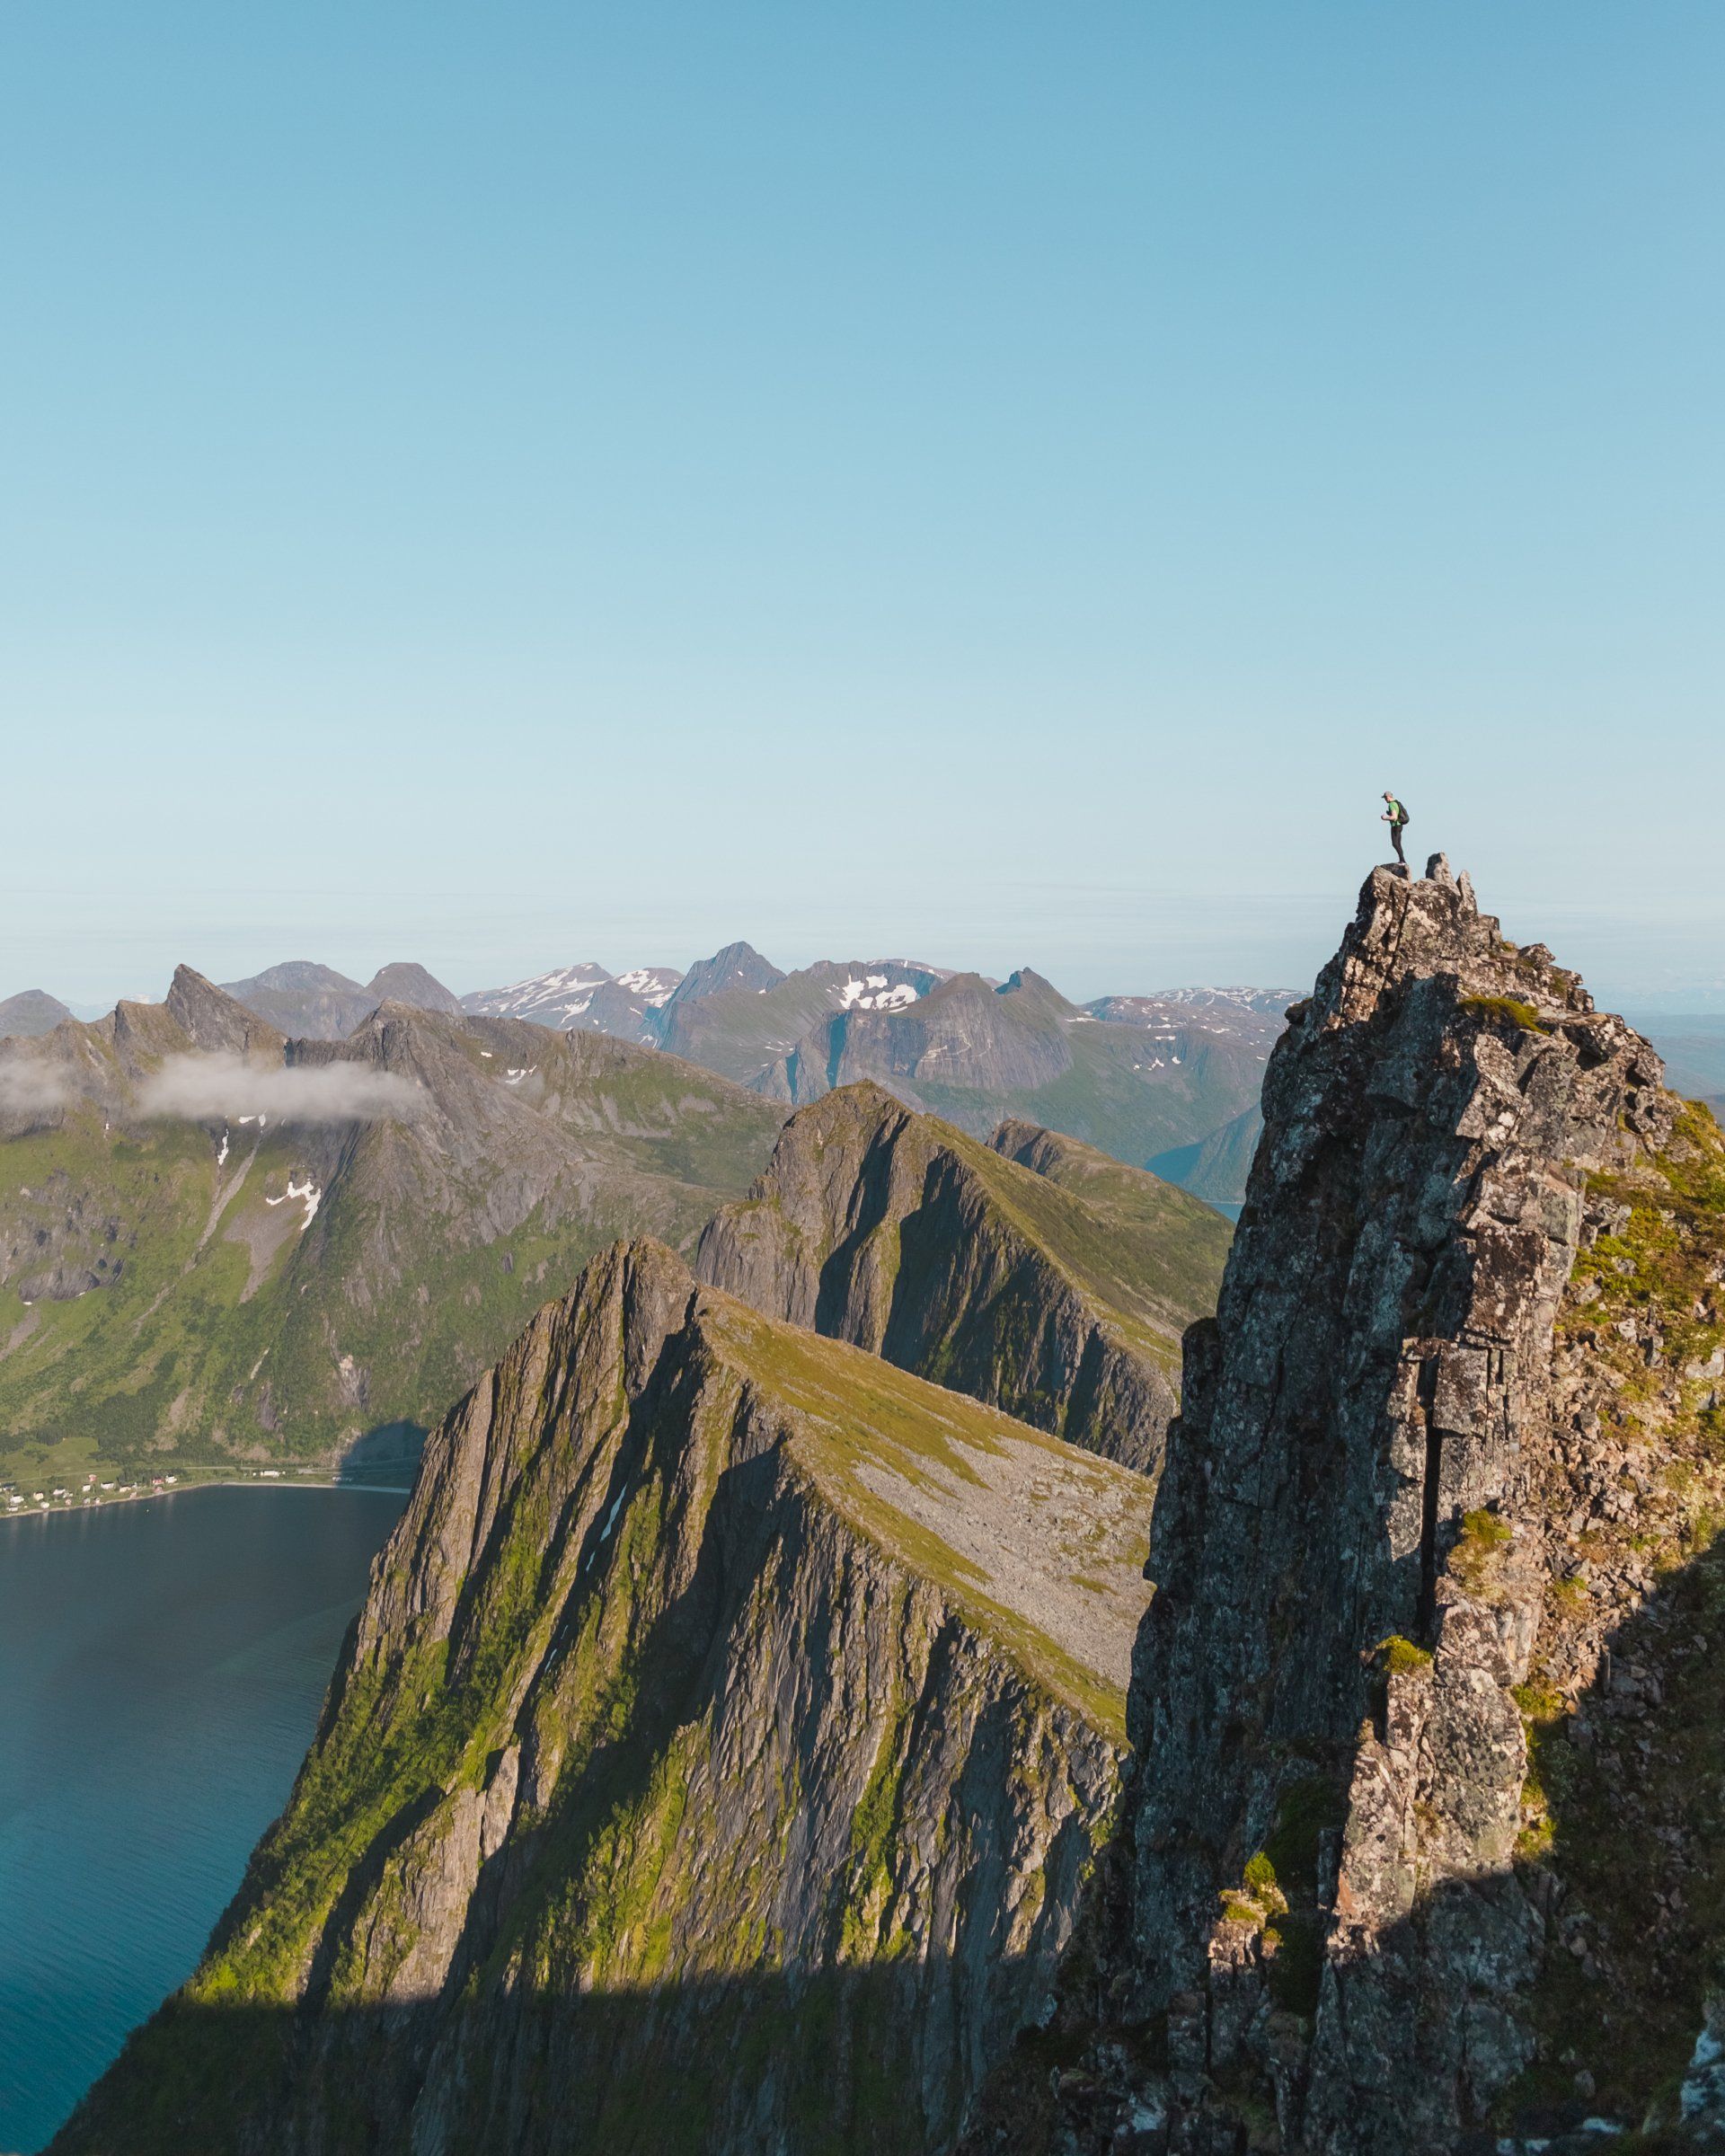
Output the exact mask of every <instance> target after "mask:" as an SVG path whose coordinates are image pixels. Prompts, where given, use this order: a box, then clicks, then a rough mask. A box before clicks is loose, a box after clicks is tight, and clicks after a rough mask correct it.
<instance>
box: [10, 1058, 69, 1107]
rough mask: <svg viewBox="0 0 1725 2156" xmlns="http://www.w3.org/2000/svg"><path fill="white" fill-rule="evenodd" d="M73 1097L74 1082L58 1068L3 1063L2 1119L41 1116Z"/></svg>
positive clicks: (34, 1064)
mask: <svg viewBox="0 0 1725 2156" xmlns="http://www.w3.org/2000/svg"><path fill="white" fill-rule="evenodd" d="M71 1094H72V1082H71V1080H70V1078H69V1077H68V1076H67V1075H66V1072H65V1071H64V1070H62V1069H61V1068H60V1067H59V1065H57V1064H51V1063H0V1115H8V1116H40V1115H42V1114H44V1113H45V1112H46V1111H47V1110H48V1109H55V1108H59V1107H61V1106H62V1105H63V1104H64V1103H65V1102H66V1100H69V1099H70V1098H71Z"/></svg>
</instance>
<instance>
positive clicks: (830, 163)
mask: <svg viewBox="0 0 1725 2156" xmlns="http://www.w3.org/2000/svg"><path fill="white" fill-rule="evenodd" d="M1721 84H1725V12H1721V10H1720V9H1719V8H1718V6H1717V5H1716V4H1713V0H1707V4H1696V5H1693V6H1685V5H1666V4H1660V0H1643V4H1636V5H1633V6H1632V5H1630V4H1627V0H1613V4H1602V0H1521V4H1517V5H1516V6H1514V7H1508V8H1506V7H1504V6H1502V5H1501V4H1500V0H1499V4H1492V5H1484V4H1471V0H1455V4H1446V5H1444V6H1442V7H1438V6H1426V7H1408V6H1398V7H1386V6H1384V5H1383V4H1381V0H1359V4H1349V5H1340V4H1323V0H1304V4H1301V5H1299V6H1297V7H1290V6H1288V5H1287V4H1286V0H1273V4H1271V0H1264V4H1234V0H1221V4H1212V0H1203V4H1200V0H1184V4H1155V0H1134V4H1113V0H1086V4H1081V5H1078V6H1073V5H1070V4H1068V5H1060V6H1057V5H1054V4H1043V5H1028V4H1017V0H994V4H989V5H986V6H985V5H982V4H979V0H977V4H956V0H932V4H931V0H917V4H915V5H911V4H898V0H870V4H868V5H867V6H866V7H864V6H861V5H852V6H848V7H838V6H834V5H824V4H810V0H796V4H790V0H784V4H764V0H731V4H729V5H727V6H724V7H713V6H712V5H703V6H699V7H696V6H692V5H685V4H659V5H654V4H635V5H631V6H628V7H624V6H619V5H607V6H604V7H593V6H587V5H580V4H560V5H556V6H552V5H537V4H533V5H527V4H518V0H500V4H493V5H491V6H489V7H487V8H485V9H478V8H473V7H469V6H462V7H456V6H452V5H449V4H445V0H416V4H414V5H412V6H408V5H404V4H382V0H342V4H341V5H339V6H338V5H334V4H318V0H296V4H295V5H294V6H293V7H291V8H289V7H287V6H284V5H279V4H262V0H261V4H257V5H251V6H247V7H244V8H235V7H234V6H232V5H221V6H217V5H216V4H213V0H200V4H184V0H155V4H153V5H152V6H150V7H149V8H139V7H137V6H136V5H135V4H125V5H121V4H117V0H19V4H16V5H13V7H10V8H8V9H7V10H6V11H5V12H4V16H3V17H0V278H4V290H5V292H6V295H7V301H6V310H5V331H4V337H0V475H3V478H4V484H0V719H3V720H4V731H5V739H6V747H7V769H8V772H9V773H10V776H11V779H12V792H11V800H10V815H9V817H8V819H7V830H8V835H9V837H10V841H11V844H10V845H9V847H8V849H7V858H6V862H5V866H4V870H3V871H0V889H4V894H5V901H6V903H5V906H4V928H3V929H0V993H5V992H7V991H10V990H12V989H14V988H20V987H24V986H28V985H41V986H44V987H48V988H49V989H52V990H55V991H57V993H59V994H63V995H65V996H67V997H68V998H71V999H73V1000H77V1001H99V1000H103V999H106V998H108V997H110V996H111V995H112V994H115V993H117V992H118V993H128V994H137V993H159V992H160V990H161V988H162V986H163V985H164V982H165V979H166V976H167V972H168V970H169V968H171V966H172V964H173V961H174V960H175V959H179V958H181V957H183V958H188V959H191V960H192V961H193V962H194V963H196V964H198V965H199V966H201V967H202V968H204V969H205V970H207V971H208V972H210V973H212V974H214V975H217V976H218V977H230V976H233V975H235V974H238V973H242V972H249V971H252V970H253V969H255V968H257V967H259V966H261V965H265V964H268V963H270V961H271V960H274V959H279V958H284V957H289V956H307V957H319V958H323V959H326V960H327V961H329V962H331V963H333V964H335V965H338V966H341V967H342V968H345V969H346V970H349V971H350V972H354V973H357V974H359V975H361V976H363V975H364V974H366V973H368V972H369V971H370V970H371V968H373V967H375V966H376V964H378V963H379V962H381V961H382V960H385V959H391V958H398V957H417V958H420V959H423V960H424V961H425V962H426V963H428V964H429V965H430V966H431V967H432V968H434V970H436V971H438V973H439V974H441V975H442V976H444V977H445V978H446V979H447V980H448V981H449V982H450V983H451V984H452V985H455V986H456V987H457V988H465V987H469V986H474V985H481V984H483V983H487V982H490V981H493V980H496V979H500V978H509V977H514V976H518V975H522V974H525V973H527V972H530V971H535V970H537V969H539V968H544V967H545V966H549V965H551V964H553V963H558V962H563V961H567V960H571V959H576V958H587V957H595V958H597V959H600V960H602V961H603V962H606V963H607V964H610V965H612V966H614V967H621V966H624V965H626V964H630V963H636V962H642V961H647V960H663V961H668V962H677V963H682V962H686V961H687V960H688V959H691V958H693V957H694V956H696V955H698V954H700V953H701V952H702V951H703V950H710V949H711V948H712V947H713V946H714V945H715V944H717V943H718V942H720V941H725V940H728V939H729V938H730V937H731V936H734V935H746V936H747V937H749V938H750V939H751V940H753V941H756V943H758V944H760V945H761V946H762V947H763V948H764V949H765V950H768V951H769V952H770V953H771V954H772V955H773V956H774V957H775V958H777V959H778V960H779V962H780V963H781V964H786V965H789V964H792V963H800V962H804V961H806V960H808V959H811V958H814V957H817V956H820V955H823V954H826V955H832V956H869V955H877V954H885V953H888V952H906V951H907V952H911V953H914V954H916V955H921V956H925V957H929V958H932V959H937V960H941V961H943V962H945V963H948V964H968V965H976V966H979V967H982V968H985V969H986V970H988V971H991V972H995V973H1001V972H1004V971H1005V970H1007V969H1008V968H1011V967H1012V966H1013V965H1016V964H1019V963H1023V962H1029V963H1031V964H1034V965H1037V966H1039V968H1042V969H1043V970H1045V971H1047V972H1048V973H1050V974H1052V975H1053V976H1055V977H1056V978H1057V979H1058V980H1059V981H1060V982H1061V983H1062V985H1066V986H1067V987H1068V988H1069V989H1070V990H1071V991H1072V992H1074V993H1078V994H1094V993H1097V992H1100V991H1101V990H1102V989H1105V988H1116V989H1122V990H1125V989H1141V988H1147V987H1152V986H1157V985H1168V984H1172V983H1175V982H1180V981H1186V980H1198V979H1205V978H1211V979H1214V978H1218V977H1226V978H1231V979H1256V980H1261V981H1277V982H1283V981H1286V982H1289V983H1298V982H1300V981H1303V980H1305V979H1306V978H1308V977H1309V976H1310V975H1311V973H1312V971H1313V969H1314V966H1315V964H1316V963H1317V962H1318V960H1319V959H1321V958H1322V957H1323V955H1324V953H1325V952H1326V951H1327V950H1329V949H1330V948H1331V945H1332V944H1333V942H1334V940H1335V936H1336V933H1337V931H1338V929H1339V927H1340V923H1341V921H1342V920H1343V919H1344V918H1345V916H1346V914H1347V912H1348V910H1349V906H1350V904H1351V897H1352V893H1353V890H1354V888H1355V887H1356V885H1357V883H1358V879H1359V877H1360V876H1361V874H1362V873H1363V872H1364V870H1365V869H1366V868H1367V866H1369V864H1370V863H1371V862H1372V861H1374V860H1375V859H1376V858H1378V857H1379V855H1380V852H1381V846H1380V838H1381V833H1380V831H1379V827H1378V826H1377V824H1376V820H1375V818H1376V808H1377V802H1376V795H1377V794H1378V792H1379V791H1381V789H1383V788H1384V787H1385V786H1393V787H1395V788H1397V789H1398V790H1399V791H1401V792H1402V794H1403V795H1404V797H1405V798H1406V799H1407V800H1408V802H1409V804H1410V807H1411V809H1412V811H1413V815H1414V818H1415V820H1414V823H1413V825H1412V827H1411V831H1410V833H1409V842H1410V851H1411V852H1413V853H1417V854H1418V855H1420V857H1422V858H1423V855H1424V853H1426V852H1427V851H1428V850H1429V848H1431V847H1433V846H1438V845H1441V846H1443V847H1445V848H1446V850H1447V851H1448V853H1450V856H1451V858H1452V860H1454V861H1455V862H1457V863H1458V864H1459V865H1465V866H1467V867H1469V868H1470V869H1471V870H1473V875H1474V878H1475V880H1476V882H1477V883H1478V885H1479V887H1480V890H1481V895H1482V899H1483V900H1485V902H1486V903H1488V904H1489V905H1491V906H1493V907H1494V908H1495V909H1496V910H1498V911H1499V912H1500V913H1501V914H1502V915H1503V916H1504V918H1505V923H1506V926H1507V927H1508V929H1509V931H1510V932H1512V933H1516V934H1517V935H1519V936H1521V937H1523V938H1524V939H1529V938H1532V937H1535V936H1543V937H1544V940H1545V941H1548V942H1550V943H1551V944H1552V945H1553V947H1554V948H1555V949H1557V950H1559V952H1560V955H1561V956H1562V957H1564V958H1565V959H1567V960H1568V961H1569V962H1570V963H1572V964H1579V965H1580V966H1581V967H1582V968H1584V969H1585V970H1587V972H1588V975H1589V977H1590V978H1592V979H1593V980H1595V981H1596V983H1597V984H1598V985H1600V986H1601V988H1602V989H1604V990H1605V991H1606V992H1608V993H1612V994H1621V995H1633V996H1636V997H1638V998H1639V999H1640V1000H1641V1001H1643V1002H1645V1001H1647V1000H1649V999H1650V998H1659V999H1662V1000H1665V1001H1668V1003H1672V1004H1673V1006H1674V1007H1684V1006H1685V1005H1686V1006H1691V1007H1699V1006H1701V1005H1703V1004H1705V1003H1709V1002H1712V1003H1725V879H1722V878H1721V866H1720V863H1721V849H1720V845H1719V838H1718V831H1719V824H1720V818H1721V805H1722V803H1725V750H1722V749H1721V737H1722V736H1725V728H1721V681H1722V678H1725V664H1722V661H1725V617H1722V613H1721V605H1720V603H1719V602H1720V588H1721V555H1722V553H1725V548H1722V547H1721V523H1722V522H1725V483H1721V482H1725V469H1722V468H1721V467H1722V466H1725V456H1722V455H1721V393H1720V385H1719V384H1720V354H1721V349H1722V346H1725V339H1722V338H1721V329H1722V328H1725V323H1722V322H1721V315H1722V314H1725V307H1722V306H1721V242H1720V235H1719V214H1718V213H1719V204H1720V201H1721V193H1722V191H1725V170H1722V169H1721V167H1725V127H1722V126H1721V121H1722V120H1725V112H1722V111H1721V102H1725V92H1722V91H1721Z"/></svg>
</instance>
